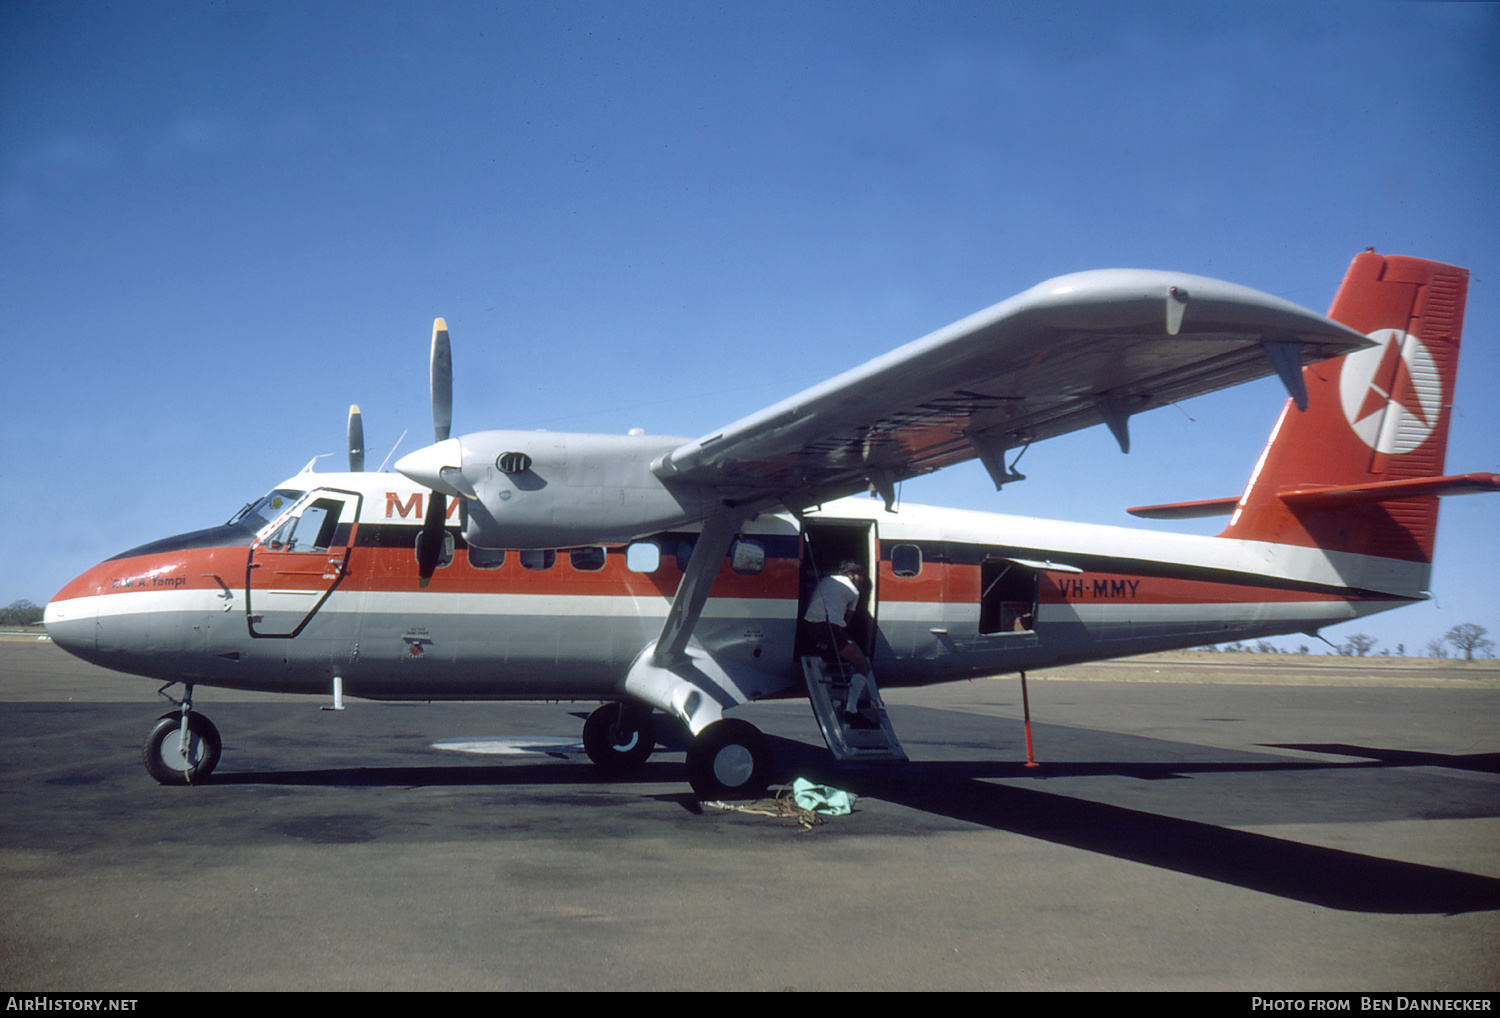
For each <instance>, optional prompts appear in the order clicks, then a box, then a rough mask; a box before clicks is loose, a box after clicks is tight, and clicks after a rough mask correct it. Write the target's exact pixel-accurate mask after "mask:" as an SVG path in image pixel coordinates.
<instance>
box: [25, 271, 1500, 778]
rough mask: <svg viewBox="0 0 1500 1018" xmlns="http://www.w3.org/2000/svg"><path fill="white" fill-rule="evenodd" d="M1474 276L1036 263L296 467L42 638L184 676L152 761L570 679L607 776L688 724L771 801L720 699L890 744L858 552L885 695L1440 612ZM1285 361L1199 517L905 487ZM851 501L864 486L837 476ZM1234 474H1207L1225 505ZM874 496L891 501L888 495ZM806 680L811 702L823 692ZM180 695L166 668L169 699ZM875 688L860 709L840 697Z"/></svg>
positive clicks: (442, 349) (202, 757)
mask: <svg viewBox="0 0 1500 1018" xmlns="http://www.w3.org/2000/svg"><path fill="white" fill-rule="evenodd" d="M1467 287H1468V273H1467V272H1466V271H1465V270H1463V269H1458V268H1453V267H1451V266H1447V265H1441V264H1437V263H1434V262H1429V261H1422V260H1418V259H1414V258H1405V257H1388V256H1382V255H1379V254H1376V253H1375V252H1373V251H1367V252H1365V253H1363V254H1360V255H1359V256H1357V257H1356V258H1355V259H1354V261H1353V264H1352V265H1351V266H1350V268H1349V271H1348V274H1347V275H1346V277H1345V279H1344V282H1343V285H1342V287H1341V288H1340V290H1339V292H1338V295H1337V297H1336V298H1335V300H1334V303H1333V307H1332V308H1331V309H1330V311H1329V314H1328V317H1326V318H1325V317H1323V316H1321V315H1318V314H1315V313H1313V312H1311V311H1308V310H1305V309H1303V308H1300V307H1297V306H1296V305H1294V304H1291V303H1288V302H1286V301H1284V300H1281V299H1279V298H1276V297H1272V296H1269V295H1267V294H1264V293H1260V292H1257V291H1254V290H1251V289H1247V288H1245V287H1241V286H1236V285H1233V284H1229V283H1224V282H1220V281H1217V280H1213V279H1207V278H1203V277H1200V276H1191V275H1185V274H1181V273H1173V272H1157V271H1143V270H1104V271H1095V272H1082V273H1078V274H1074V275H1067V276H1062V277H1059V278H1057V279H1052V280H1049V281H1047V282H1045V283H1042V284H1040V285H1038V286H1036V287H1033V288H1032V289H1030V290H1027V291H1026V292H1024V293H1022V294H1019V295H1017V296H1015V297H1012V298H1011V299H1009V300H1007V301H1004V302H1003V303H1000V304H997V305H995V306H994V307H992V308H989V309H988V310H985V311H981V312H979V313H978V314H975V315H972V316H970V317H969V318H966V319H964V320H962V321H960V322H957V323H955V324H953V325H950V326H948V327H947V328H944V329H941V330H939V331H937V332H934V333H932V334H931V335H929V336H926V337H924V338H922V339H919V340H916V341H915V342H913V343H910V344H908V345H906V346H903V347H900V348H899V349H896V350H894V351H892V352H890V353H888V354H885V355H884V356H881V357H877V358H876V359H874V360H872V361H869V362H868V363H866V364H864V365H862V366H860V367H858V368H855V369H853V370H851V371H848V372H846V373H844V374H842V375H839V376H838V377H836V378H833V379H831V380H829V381H827V382H825V383H823V384H821V385H818V386H815V387H813V388H811V389H808V390H806V391H805V392H802V393H799V394H798V395H796V396H793V397H791V398H790V399H787V400H784V401H782V402H780V403H777V404H775V405H774V406H771V407H769V408H767V409H765V410H763V411H761V412H759V413H756V414H753V415H751V416H749V417H746V418H744V419H743V420H740V421H736V422H734V423H732V424H730V425H728V426H727V427H724V428H723V429H721V430H718V431H714V432H712V433H710V434H707V435H704V436H703V437H701V438H696V439H694V438H683V437H660V436H653V435H645V434H640V433H637V432H632V433H631V434H628V435H599V434H563V433H555V432H545V431H481V432H475V433H473V434H468V435H463V436H460V437H457V438H450V437H449V430H450V424H451V417H452V415H451V404H452V367H451V363H452V362H451V356H450V353H449V346H448V335H447V327H446V325H445V324H444V323H443V321H442V319H439V320H438V321H437V322H436V323H435V325H434V330H433V349H432V393H433V418H434V425H435V431H436V444H434V445H431V446H428V447H426V448H424V449H420V450H418V451H416V452H413V453H410V454H409V455H407V456H405V457H404V458H402V459H401V460H399V461H398V462H397V463H396V470H397V471H399V474H390V473H383V472H365V471H364V468H363V460H364V453H363V449H362V446H363V439H362V428H361V426H360V424H359V417H358V411H357V409H355V410H354V411H353V412H352V413H351V417H350V429H349V432H350V441H349V445H350V449H349V470H348V472H340V473H320V472H315V471H313V469H312V464H309V465H308V467H307V468H304V470H303V472H302V473H300V474H298V475H297V476H295V477H293V478H291V479H290V480H288V481H286V482H284V483H283V484H280V485H278V486H277V487H276V489H275V490H273V491H271V492H270V493H269V494H267V495H266V496H264V497H263V498H261V499H260V500H258V501H256V502H254V503H253V504H251V505H249V506H247V507H246V508H245V509H243V510H242V511H241V512H239V513H238V514H236V515H235V516H234V518H233V519H231V520H230V521H229V522H228V523H227V524H225V525H223V526H220V527H213V528H210V529H208V530H202V531H198V532H195V533H189V534H183V535H180V536H177V537H169V538H166V539H165V540H161V541H156V542H154V543H152V544H147V545H144V546H142V547H139V548H135V549H133V550H131V551H127V552H125V553H123V554H121V555H117V556H115V557H114V558H112V559H109V560H107V561H105V562H102V563H100V564H99V565H97V566H95V567H94V568H92V569H90V570H89V571H88V572H86V573H84V574H83V575H82V576H79V577H78V578H77V579H75V580H73V581H72V582H71V583H69V584H68V585H67V586H66V587H64V588H63V589H62V590H61V591H60V592H58V594H57V596H56V597H55V598H53V600H52V602H51V603H50V604H48V605H47V610H46V624H47V630H48V632H49V633H50V634H51V636H52V639H53V640H54V641H55V642H56V643H57V644H58V645H59V646H61V647H63V648H65V649H66V650H68V651H70V652H71V653H73V654H76V655H77V656H79V657H81V658H83V659H85V660H87V661H91V662H94V663H96V664H100V665H103V666H105V667H108V668H112V669H116V670H118V671H121V672H128V673H132V674H136V675H143V676H150V677H152V678H154V679H161V680H166V681H167V683H168V685H169V686H170V685H171V684H173V683H179V682H180V683H183V684H184V687H185V690H186V694H185V695H184V697H183V699H182V700H181V701H180V702H179V701H176V700H174V701H173V702H174V704H176V705H177V706H178V708H179V709H177V710H174V711H172V712H171V713H168V714H165V715H163V716H162V717H161V718H160V719H159V720H158V721H157V723H156V725H155V726H154V727H153V728H152V730H151V732H150V734H149V735H148V737H147V739H146V743H145V748H144V757H145V763H146V767H147V769H148V770H149V771H150V773H151V774H152V775H153V776H154V777H156V778H157V779H158V780H160V781H162V782H164V783H176V784H183V783H190V782H195V781H202V780H203V779H204V778H206V777H207V775H208V774H209V773H210V772H211V771H212V770H213V768H214V766H215V764H216V763H217V762H218V759H219V754H220V739H219V735H218V732H217V731H216V730H215V728H214V727H213V725H212V724H211V723H210V722H209V721H208V719H207V718H205V717H204V716H203V715H202V714H200V713H197V712H195V711H194V710H193V709H192V689H193V687H194V685H209V686H222V687H228V688H233V689H247V690H268V691H276V692H292V693H313V694H325V695H326V694H330V693H331V694H332V695H333V696H334V697H335V700H336V701H338V700H339V699H340V698H341V697H342V695H343V694H348V695H351V696H358V697H364V698H370V699H377V700H586V701H598V702H600V704H601V705H600V706H599V707H598V708H597V709H596V710H595V711H594V712H593V713H592V714H591V715H590V716H589V718H588V720H587V721H586V722H585V724H584V727H583V743H584V747H585V749H586V750H587V752H588V754H589V756H590V757H591V758H592V759H593V760H594V761H595V763H596V764H598V765H599V766H600V768H601V769H603V770H605V771H607V772H622V771H626V770H628V769H630V768H632V767H636V766H639V765H640V764H641V763H642V762H643V761H644V760H645V759H646V758H647V756H649V754H650V753H651V752H652V750H653V749H654V748H655V746H656V726H655V722H654V720H653V714H654V712H661V713H662V714H664V715H668V716H670V717H672V718H675V719H677V720H678V721H680V722H681V723H682V724H683V725H684V726H685V727H686V729H687V730H688V731H689V732H690V733H691V735H692V740H691V742H690V743H689V745H688V750H687V775H688V780H689V781H690V783H691V784H692V787H693V789H694V790H695V791H696V792H697V793H698V794H699V795H701V796H703V797H705V798H730V797H743V796H749V795H753V794H756V793H757V792H759V791H760V790H761V789H763V788H764V787H765V785H766V783H767V781H768V780H769V777H770V771H771V758H770V750H769V746H768V742H767V740H766V739H765V738H764V736H762V735H761V733H760V732H759V731H758V730H757V729H756V728H755V727H754V726H752V725H750V724H749V723H748V722H746V721H744V720H743V719H741V718H736V717H725V716H724V714H725V712H726V711H728V710H730V709H731V708H734V707H736V706H738V705H740V704H743V703H745V702H747V701H751V700H756V699H761V698H764V697H774V696H788V695H804V693H805V695H807V696H808V697H809V699H810V701H811V703H812V705H813V708H814V710H815V712H816V713H817V716H818V719H819V722H820V725H821V727H822V729H823V733H824V736H825V738H826V740H827V742H828V745H829V748H830V750H831V751H832V752H833V753H834V755H835V756H837V757H839V758H840V759H858V758H862V757H874V758H885V759H902V758H903V754H902V752H901V749H900V744H899V742H897V740H896V738H895V736H894V733H893V732H892V731H891V729H890V723H889V718H888V717H887V715H886V713H885V711H884V710H883V708H882V707H881V706H880V701H879V697H878V695H877V696H875V697H874V698H873V702H872V704H871V706H870V707H868V708H866V709H865V710H864V711H863V712H860V711H858V710H855V711H853V712H851V711H848V710H844V709H842V708H843V707H844V706H845V704H844V701H845V700H846V699H847V698H848V694H847V686H846V678H847V676H846V674H845V672H844V670H843V669H842V668H841V667H840V666H839V663H838V662H837V661H833V660H830V661H827V662H825V661H823V660H822V659H820V658H819V657H818V656H816V655H815V654H814V653H812V651H811V650H810V649H809V648H808V647H807V646H806V645H805V643H804V642H803V641H805V639H806V635H805V634H802V635H800V636H799V625H798V620H799V619H801V618H802V617H803V614H804V611H805V608H806V605H807V603H808V597H809V594H810V592H811V591H812V590H813V588H814V586H815V585H816V583H817V582H818V578H819V577H820V576H822V575H824V574H827V573H829V572H833V571H835V570H839V569H842V568H844V564H845V563H847V562H851V561H852V562H855V563H859V564H860V565H861V566H862V567H863V576H864V577H866V579H865V580H864V582H863V583H862V584H861V591H860V598H859V601H858V603H857V608H856V612H855V615H854V616H853V618H852V621H851V623H850V627H849V632H850V635H851V636H852V637H853V638H854V640H855V641H856V642H857V643H858V644H859V645H861V646H862V647H863V648H864V650H865V652H866V654H867V655H868V658H869V660H870V662H871V663H872V664H873V670H874V675H875V677H876V678H877V679H878V681H879V683H880V685H881V686H884V687H895V686H920V685H925V684H930V683H938V682H948V681H953V680H957V679H970V678H975V677H979V676H990V675H997V674H1002V673H1011V672H1018V671H1019V672H1023V673H1024V671H1025V670H1028V669H1035V668H1042V667H1046V666H1049V665H1060V664H1065V663H1070V662H1079V661H1088V660H1094V659H1100V658H1110V657H1118V656H1121V655H1127V654H1138V653H1143V652H1149V651H1161V650H1167V649H1171V648H1180V647H1191V646H1197V645H1201V644H1205V643H1213V642H1218V641H1226V640H1243V639H1254V638H1257V637H1268V636H1276V635H1278V634H1286V633H1294V632H1302V633H1310V634H1311V633H1316V632H1317V630H1318V629H1320V628H1321V627H1323V626H1328V625H1332V624H1334V623H1338V622H1344V621H1347V620H1349V619H1354V618H1358V617H1360V616H1363V615H1368V614H1371V613H1374V612H1380V611H1385V610H1387V609H1390V608H1395V607H1399V606H1401V605H1404V604H1409V603H1412V602H1414V601H1419V600H1423V599H1425V598H1427V597H1428V596H1429V595H1428V593H1427V585H1428V578H1429V575H1430V572H1431V562H1432V550H1433V541H1434V536H1435V530H1436V525H1437V514H1438V497H1439V496H1441V495H1451V494H1460V493H1466V492H1481V491H1496V490H1500V475H1495V474H1489V473H1476V474H1463V475H1444V474H1443V457H1444V449H1445V447H1446V444H1447V438H1448V427H1449V423H1450V417H1451V407H1452V401H1453V386H1454V379H1455V374H1456V371H1457V363H1458V348H1459V336H1460V332H1461V327H1462V322H1463V313H1464V300H1465V295H1466V292H1467ZM1273 373H1274V374H1276V375H1278V376H1279V377H1280V378H1281V380H1282V382H1283V383H1284V384H1285V386H1286V388H1287V390H1288V392H1289V393H1290V398H1289V399H1288V401H1287V405H1286V408H1285V409H1284V410H1283V411H1282V414H1281V418H1280V419H1279V420H1278V421H1277V423H1276V426H1275V429H1274V430H1273V431H1272V433H1271V437H1270V440H1269V442H1268V443H1267V445H1266V448H1265V452H1264V453H1263V454H1262V456H1261V458H1260V462H1259V463H1257V464H1256V466H1255V469H1254V472H1253V473H1252V474H1251V476H1250V480H1249V483H1248V484H1247V485H1246V487H1245V490H1244V492H1243V493H1241V494H1240V495H1239V496H1238V497H1226V498H1218V499H1212V500H1208V501H1203V502H1193V503H1184V504H1176V505H1161V506H1152V507H1145V508H1140V509H1136V510H1132V511H1133V512H1136V513H1137V514H1138V515H1142V516H1148V517H1157V518H1163V517H1174V516H1176V517H1182V516H1207V515H1213V514H1225V515H1228V516H1229V517H1230V519H1229V524H1228V526H1227V527H1226V528H1225V530H1224V531H1223V532H1222V533H1221V534H1219V535H1218V536H1216V537H1208V536H1192V535H1179V534H1166V533H1154V532H1150V531H1141V530H1133V529H1124V528H1117V527H1106V526H1091V525H1083V524H1073V523H1060V522H1052V521H1047V520H1039V519H1030V518H1024V517H1015V516H1001V515H994V514H989V513H978V512H964V511H956V510H945V509H935V508H926V507H921V506H915V505H905V504H903V505H900V506H896V505H895V504H894V502H895V486H896V484H897V483H898V482H900V481H902V480H904V479H906V478H910V477H914V476H917V475H920V474H925V473H929V472H931V471H934V470H938V469H941V468H943V467H945V466H949V465H951V464H954V463H958V462H960V461H963V460H967V459H970V458H973V457H978V458H979V460H981V461H982V463H983V465H984V466H985V468H986V469H987V470H988V472H989V474H990V477H991V478H992V479H993V480H994V482H995V484H996V486H997V487H999V486H1001V485H1004V484H1008V483H1010V482H1012V481H1017V480H1020V479H1021V475H1020V474H1018V473H1016V471H1015V459H1016V458H1017V457H1018V456H1019V454H1020V452H1021V451H1024V450H1025V449H1026V448H1027V447H1028V446H1029V445H1030V444H1032V443H1034V442H1037V441H1040V440H1042V439H1046V438H1051V437H1054V436H1056V435H1060V434H1063V433H1065V432H1069V431H1074V430H1076V429H1079V428H1084V427H1089V426H1092V425H1095V424H1098V423H1103V424H1105V425H1107V426H1108V427H1109V428H1110V429H1111V431H1112V432H1113V433H1114V435H1115V437H1116V438H1117V440H1118V441H1119V444H1120V446H1121V448H1122V450H1125V451H1127V452H1128V450H1129V437H1128V430H1127V421H1128V419H1129V418H1130V416H1132V415H1134V414H1136V413H1140V412H1142V411H1145V410H1149V409H1152V408H1154V407H1159V406H1162V405H1164V404H1167V403H1171V402H1175V401H1178V400H1182V399H1186V398H1188V397H1190V396H1195V395H1198V394H1200V393H1206V392H1210V391H1213V390H1216V389H1220V388H1223V387H1226V386H1230V385H1235V384H1238V383H1240V382H1244V381H1248V380H1250V379H1254V378H1260V377H1264V376H1268V375H1270V374H1273ZM860 492H872V493H874V494H876V495H879V496H880V498H879V500H872V499H871V498H868V497H862V498H849V497H847V496H851V495H854V494H856V493H860ZM1220 494H1222V493H1220ZM882 503H883V504H882ZM804 687H805V689H804ZM166 688H167V687H163V689H166ZM849 706H851V707H857V705H849Z"/></svg>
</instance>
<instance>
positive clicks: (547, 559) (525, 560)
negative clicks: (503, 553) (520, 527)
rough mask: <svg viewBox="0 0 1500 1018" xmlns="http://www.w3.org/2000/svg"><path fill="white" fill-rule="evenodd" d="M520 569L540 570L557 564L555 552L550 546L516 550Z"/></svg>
mask: <svg viewBox="0 0 1500 1018" xmlns="http://www.w3.org/2000/svg"><path fill="white" fill-rule="evenodd" d="M516 557H517V558H518V559H520V560H521V568H522V569H532V570H536V571H541V570H544V569H551V568H552V567H553V566H554V565H556V564H557V552H555V551H553V550H552V549H551V548H526V549H523V550H522V551H518V552H516Z"/></svg>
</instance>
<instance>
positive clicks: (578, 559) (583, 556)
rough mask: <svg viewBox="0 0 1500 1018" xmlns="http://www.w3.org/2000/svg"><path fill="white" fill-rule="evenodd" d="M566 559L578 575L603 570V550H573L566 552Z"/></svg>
mask: <svg viewBox="0 0 1500 1018" xmlns="http://www.w3.org/2000/svg"><path fill="white" fill-rule="evenodd" d="M568 559H569V560H570V561H571V562H572V563H573V568H574V569H576V570H578V571H579V572H580V573H597V572H598V571H599V570H601V569H603V568H604V549H603V548H573V549H572V550H570V551H569V552H568Z"/></svg>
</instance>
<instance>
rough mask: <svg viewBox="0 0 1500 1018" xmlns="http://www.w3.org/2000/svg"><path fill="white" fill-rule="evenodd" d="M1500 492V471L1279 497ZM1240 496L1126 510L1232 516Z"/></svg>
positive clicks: (1358, 501)
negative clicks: (1497, 472) (1498, 472)
mask: <svg viewBox="0 0 1500 1018" xmlns="http://www.w3.org/2000/svg"><path fill="white" fill-rule="evenodd" d="M1492 491H1500V474H1485V473H1479V474H1450V475H1448V476H1447V477H1409V478H1406V479H1405V480H1400V481H1376V482H1372V483H1370V484H1343V485H1308V486H1306V487H1301V488H1292V489H1290V490H1287V491H1282V492H1278V493H1277V496H1276V497H1277V498H1279V499H1281V501H1283V502H1285V503H1286V504H1287V505H1289V506H1292V507H1293V508H1296V509H1307V508H1323V507H1326V506H1337V505H1368V504H1371V503H1374V502H1395V501H1398V500H1400V499H1403V498H1420V497H1422V496H1424V495H1481V494H1484V493H1485V492H1492ZM1239 501H1240V500H1239V498H1238V497H1234V498H1206V499H1203V500H1202V501H1200V502H1169V503H1167V504H1166V505H1138V506H1133V507H1131V508H1130V509H1127V510H1125V511H1126V512H1128V513H1130V515H1132V516H1139V517H1141V518H1142V519H1148V520H1193V519H1199V518H1201V517H1205V516H1228V515H1229V514H1230V513H1232V512H1234V507H1235V506H1236V505H1238V504H1239Z"/></svg>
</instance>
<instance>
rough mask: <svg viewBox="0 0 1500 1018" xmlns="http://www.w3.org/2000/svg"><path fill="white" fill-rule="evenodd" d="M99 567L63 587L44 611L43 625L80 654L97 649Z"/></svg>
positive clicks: (58, 642)
mask: <svg viewBox="0 0 1500 1018" xmlns="http://www.w3.org/2000/svg"><path fill="white" fill-rule="evenodd" d="M97 571H98V567H97V566H96V567H94V568H93V569H90V570H89V571H88V572H86V573H84V574H83V575H82V576H80V577H78V578H77V579H75V580H74V581H73V582H71V583H69V584H68V585H67V586H66V587H64V588H63V589H62V590H59V591H58V592H57V594H56V595H55V596H54V597H53V598H52V600H50V601H48V602H47V607H46V608H45V609H43V611H42V625H44V626H46V628H47V635H48V636H49V637H50V638H51V639H52V642H53V643H55V644H56V645H57V646H59V647H61V648H62V649H63V650H65V651H67V652H68V653H70V654H74V655H77V656H78V657H87V656H91V655H92V654H93V653H94V651H95V650H96V649H97V648H96V644H95V641H96V636H95V631H96V630H97V628H98V626H97V625H96V620H97V618H98V615H99V599H98V597H97V594H98V583H97V582H95V581H94V579H93V574H94V573H96V572H97Z"/></svg>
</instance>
